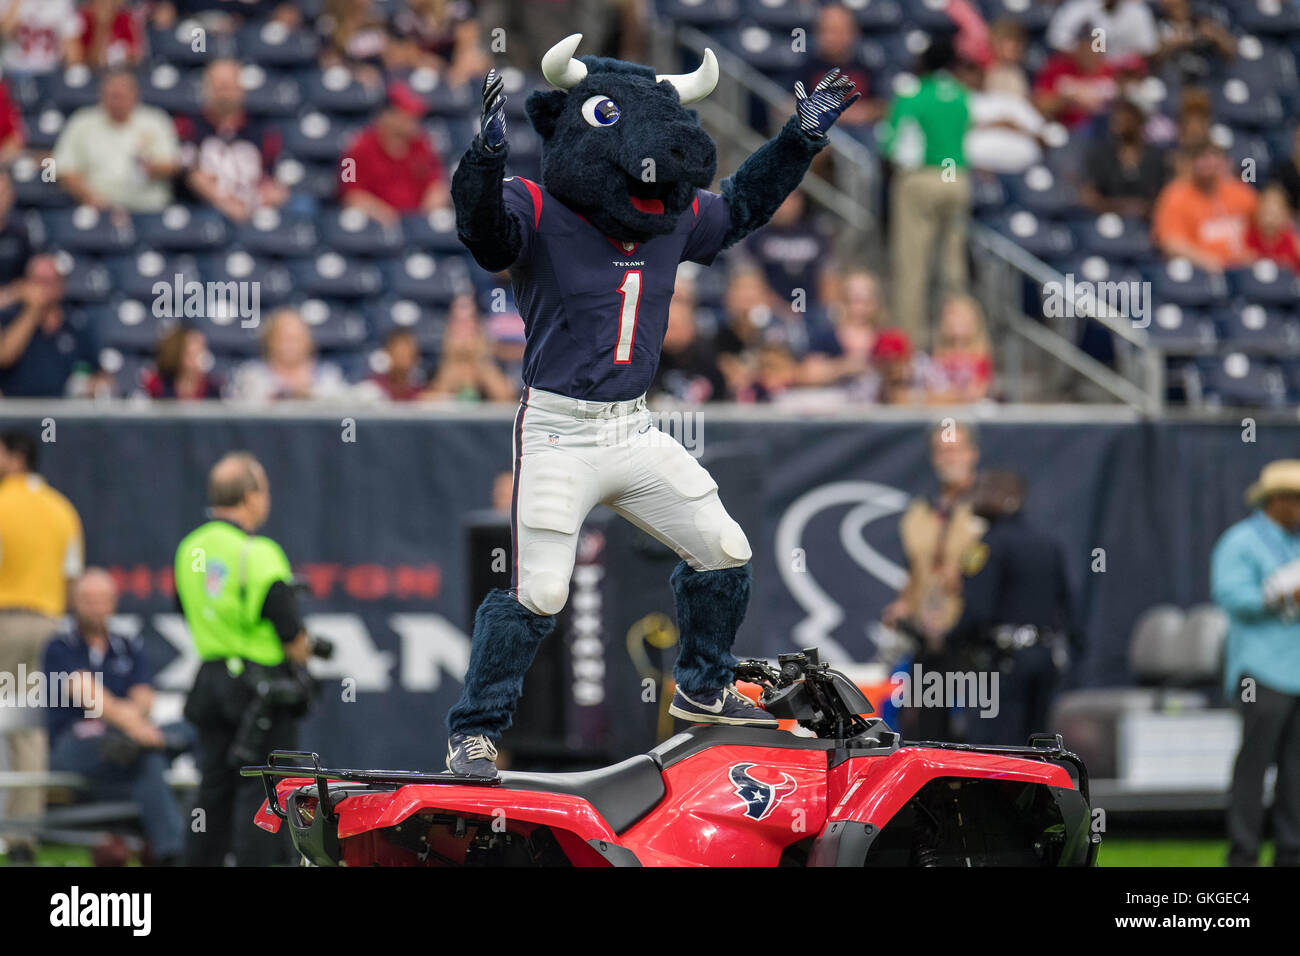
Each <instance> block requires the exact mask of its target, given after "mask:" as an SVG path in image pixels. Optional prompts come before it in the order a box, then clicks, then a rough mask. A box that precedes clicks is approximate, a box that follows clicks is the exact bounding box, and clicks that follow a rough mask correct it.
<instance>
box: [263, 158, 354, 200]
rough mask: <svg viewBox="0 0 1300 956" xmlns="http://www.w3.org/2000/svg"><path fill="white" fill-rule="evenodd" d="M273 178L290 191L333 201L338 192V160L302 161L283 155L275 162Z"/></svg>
mask: <svg viewBox="0 0 1300 956" xmlns="http://www.w3.org/2000/svg"><path fill="white" fill-rule="evenodd" d="M275 178H276V180H277V181H278V182H281V183H283V184H284V185H286V186H288V187H289V191H290V192H291V193H295V194H298V195H303V196H310V197H311V198H313V199H316V200H318V201H321V202H333V201H334V200H336V199H337V198H338V194H339V160H338V158H337V157H335V158H334V159H333V160H330V161H325V162H311V161H305V162H304V161H303V160H300V159H298V158H296V157H294V156H284V157H282V158H281V159H280V160H279V161H278V162H277V163H276V164H275Z"/></svg>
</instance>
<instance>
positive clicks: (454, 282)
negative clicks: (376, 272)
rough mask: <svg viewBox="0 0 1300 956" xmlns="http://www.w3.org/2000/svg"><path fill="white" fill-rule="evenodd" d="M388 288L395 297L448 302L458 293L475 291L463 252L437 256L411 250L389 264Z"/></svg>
mask: <svg viewBox="0 0 1300 956" xmlns="http://www.w3.org/2000/svg"><path fill="white" fill-rule="evenodd" d="M386 271H387V275H388V291H389V292H390V293H391V294H392V295H393V297H394V298H398V299H412V300H414V301H416V302H420V303H423V304H426V305H437V306H445V305H447V304H448V303H449V302H451V300H452V299H454V298H455V297H456V296H457V295H458V294H459V293H462V292H472V291H473V282H472V280H471V279H470V274H469V267H468V266H467V265H466V263H465V260H464V259H463V258H462V257H460V256H455V257H442V258H435V257H434V256H431V255H429V254H428V253H427V252H412V253H409V254H408V255H406V256H403V257H402V258H400V259H398V260H397V261H395V262H393V263H392V264H390V265H389V266H388V267H387V270H386Z"/></svg>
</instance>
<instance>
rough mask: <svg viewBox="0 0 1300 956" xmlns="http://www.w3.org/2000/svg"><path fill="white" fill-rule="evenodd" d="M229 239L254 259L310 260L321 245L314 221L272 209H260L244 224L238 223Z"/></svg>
mask: <svg viewBox="0 0 1300 956" xmlns="http://www.w3.org/2000/svg"><path fill="white" fill-rule="evenodd" d="M232 238H233V240H234V242H235V244H236V245H237V246H239V247H240V248H241V249H244V250H246V251H247V252H250V253H252V254H253V255H258V256H282V257H285V258H297V257H301V256H309V255H311V254H312V253H313V252H315V251H316V246H317V245H318V244H319V242H320V237H319V236H318V234H317V232H316V222H315V220H313V219H311V218H310V217H307V216H290V215H285V214H284V213H281V212H280V211H279V210H275V209H259V210H257V211H256V212H255V213H253V216H252V218H250V219H249V220H248V221H247V222H241V223H237V224H236V225H235V226H234V227H233V230H232Z"/></svg>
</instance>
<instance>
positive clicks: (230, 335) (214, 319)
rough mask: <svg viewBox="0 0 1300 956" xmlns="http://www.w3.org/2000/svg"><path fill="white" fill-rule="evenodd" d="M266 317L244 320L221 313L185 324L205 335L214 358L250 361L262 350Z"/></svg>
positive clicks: (191, 320)
mask: <svg viewBox="0 0 1300 956" xmlns="http://www.w3.org/2000/svg"><path fill="white" fill-rule="evenodd" d="M263 318H264V316H256V317H254V318H253V319H247V318H245V319H241V318H240V317H239V316H237V315H232V314H229V313H219V314H217V315H202V316H198V317H194V318H188V319H186V322H187V323H189V324H190V325H192V326H193V327H194V328H196V329H198V330H199V331H200V332H202V333H203V336H204V338H206V339H207V341H208V348H209V349H210V350H211V351H212V353H213V354H214V355H218V356H221V357H222V358H226V359H248V358H253V357H255V356H256V355H258V354H259V353H260V352H261V350H262V328H263V326H262V319H263ZM245 323H247V324H245Z"/></svg>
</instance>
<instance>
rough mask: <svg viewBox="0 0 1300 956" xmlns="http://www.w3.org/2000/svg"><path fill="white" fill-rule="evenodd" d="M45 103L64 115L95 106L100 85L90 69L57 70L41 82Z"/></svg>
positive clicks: (78, 66) (78, 67)
mask: <svg viewBox="0 0 1300 956" xmlns="http://www.w3.org/2000/svg"><path fill="white" fill-rule="evenodd" d="M41 93H42V97H43V99H44V102H45V103H46V104H47V105H50V106H53V107H55V108H56V109H59V110H61V111H63V112H64V113H71V112H72V111H73V110H78V109H81V107H83V106H93V105H94V104H95V103H96V102H97V101H98V100H99V83H98V82H97V81H96V79H95V74H94V73H92V72H91V71H90V68H89V67H86V66H81V65H76V66H70V67H68V68H67V69H65V70H56V71H55V72H54V73H51V74H50V75H49V76H47V77H44V78H43V79H42V81H41Z"/></svg>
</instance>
